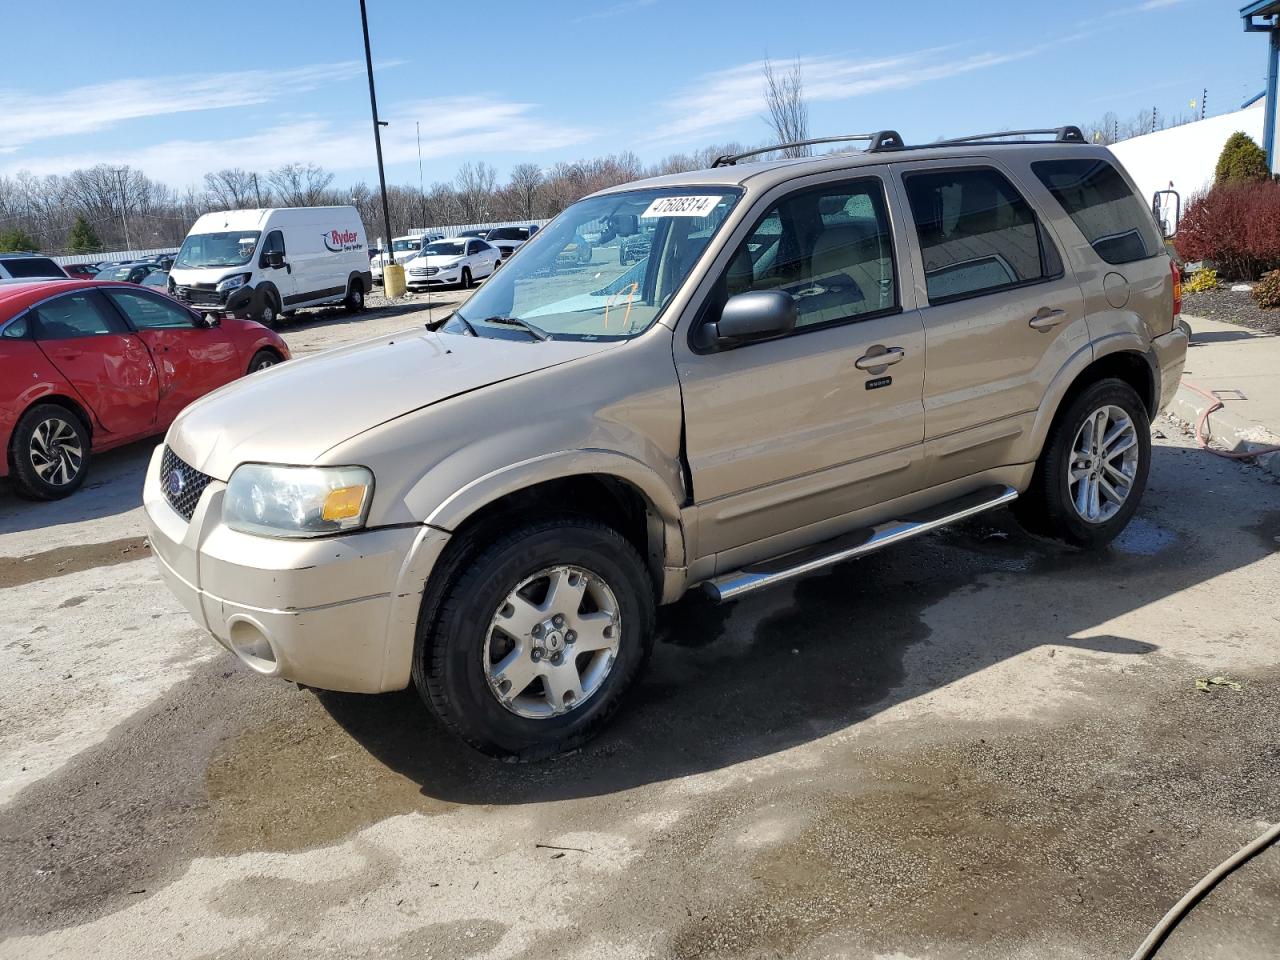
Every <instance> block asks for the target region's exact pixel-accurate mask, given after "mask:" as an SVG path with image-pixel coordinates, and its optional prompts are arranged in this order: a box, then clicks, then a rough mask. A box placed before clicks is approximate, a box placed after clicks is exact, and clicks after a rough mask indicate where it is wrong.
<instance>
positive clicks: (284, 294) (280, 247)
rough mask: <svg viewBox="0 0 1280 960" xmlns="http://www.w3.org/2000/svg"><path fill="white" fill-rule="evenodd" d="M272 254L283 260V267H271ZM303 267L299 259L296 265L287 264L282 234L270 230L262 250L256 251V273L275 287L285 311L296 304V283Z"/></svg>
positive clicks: (287, 256) (286, 253) (287, 253)
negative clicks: (278, 255) (270, 258)
mask: <svg viewBox="0 0 1280 960" xmlns="http://www.w3.org/2000/svg"><path fill="white" fill-rule="evenodd" d="M272 253H278V254H280V255H281V256H282V257H283V258H284V264H283V266H279V267H273V266H271V264H270V263H269V262H268V258H269V254H272ZM304 267H305V264H304V262H303V261H302V260H301V259H299V260H298V262H297V263H290V262H289V251H287V250H286V249H285V246H284V234H283V233H281V232H280V231H279V230H272V231H270V232H269V233H268V234H267V238H266V239H265V240H263V241H262V248H261V249H260V250H259V251H258V271H259V273H260V275H261V276H262V277H263V278H264V279H266V280H269V281H271V283H273V284H274V285H275V288H276V290H278V291H279V293H280V302H281V303H282V304H284V308H285V309H286V310H288V309H289V306H290V304H292V303H296V302H297V299H298V298H297V296H296V294H297V292H298V283H299V282H300V279H301V276H302V273H303V272H305V271H304Z"/></svg>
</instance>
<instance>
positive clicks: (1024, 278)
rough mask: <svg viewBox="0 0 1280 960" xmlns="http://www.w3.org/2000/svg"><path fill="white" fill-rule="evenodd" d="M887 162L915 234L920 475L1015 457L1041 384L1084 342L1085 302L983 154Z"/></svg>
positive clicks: (938, 478)
mask: <svg viewBox="0 0 1280 960" xmlns="http://www.w3.org/2000/svg"><path fill="white" fill-rule="evenodd" d="M895 170H896V171H897V172H898V173H899V175H900V177H901V184H902V191H903V195H904V196H905V198H906V201H907V206H908V208H909V210H910V216H911V219H912V221H913V226H912V229H913V230H914V231H915V234H916V239H917V243H916V244H915V245H914V248H913V254H912V256H913V258H914V264H915V276H916V278H917V279H916V284H917V288H918V289H917V297H916V299H917V302H918V303H919V304H920V305H921V306H920V316H921V318H922V320H923V323H924V331H925V352H926V354H927V355H928V363H927V368H926V370H925V382H924V409H925V437H926V447H925V452H926V457H927V459H928V461H929V479H930V482H931V483H943V482H946V481H948V480H954V479H957V478H959V477H964V476H968V475H970V474H973V473H978V472H980V471H983V470H988V469H991V468H993V467H997V466H1003V465H1006V464H1011V463H1015V462H1017V460H1018V459H1020V455H1019V453H1018V451H1019V449H1020V448H1025V443H1026V435H1027V433H1028V432H1029V431H1030V430H1031V428H1032V424H1033V422H1034V420H1035V415H1036V411H1037V410H1038V408H1039V407H1040V404H1041V401H1042V400H1043V399H1044V396H1045V393H1046V392H1047V391H1048V389H1049V385H1050V383H1051V382H1052V381H1053V379H1054V378H1055V377H1056V376H1057V374H1058V373H1059V371H1060V370H1062V368H1063V367H1064V366H1065V365H1066V363H1067V361H1068V360H1069V359H1070V358H1071V356H1072V355H1073V354H1074V353H1076V352H1077V351H1079V350H1087V349H1088V348H1089V333H1088V327H1087V325H1086V323H1085V319H1084V299H1083V297H1082V295H1081V292H1080V286H1079V284H1078V283H1077V282H1076V279H1075V276H1074V275H1073V274H1072V273H1071V272H1070V271H1068V270H1066V269H1065V268H1064V267H1063V260H1062V256H1061V255H1060V254H1059V252H1058V246H1057V244H1056V242H1055V240H1054V237H1053V236H1052V235H1051V231H1050V230H1049V228H1048V226H1047V225H1046V223H1045V221H1044V218H1042V217H1041V216H1039V215H1038V214H1037V212H1036V211H1035V209H1034V208H1033V207H1032V206H1031V204H1030V203H1029V202H1028V201H1027V200H1026V198H1025V196H1024V193H1023V191H1021V190H1020V189H1019V188H1018V186H1016V185H1015V183H1014V182H1013V180H1012V177H1011V176H1010V174H1009V173H1008V171H1006V170H1003V169H1000V168H998V167H997V166H996V165H995V163H994V162H991V161H981V160H977V161H975V160H969V161H966V162H964V163H962V164H956V163H955V162H945V161H933V162H926V163H911V164H901V165H897V166H895ZM1021 458H1022V459H1025V455H1023V456H1021Z"/></svg>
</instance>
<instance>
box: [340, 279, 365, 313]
mask: <svg viewBox="0 0 1280 960" xmlns="http://www.w3.org/2000/svg"><path fill="white" fill-rule="evenodd" d="M342 305H343V306H344V307H346V308H347V312H348V313H359V312H360V311H361V310H363V309H364V285H363V284H362V283H360V282H359V281H354V282H353V283H352V284H351V286H350V288H349V289H348V290H347V297H346V299H345V300H343V301H342Z"/></svg>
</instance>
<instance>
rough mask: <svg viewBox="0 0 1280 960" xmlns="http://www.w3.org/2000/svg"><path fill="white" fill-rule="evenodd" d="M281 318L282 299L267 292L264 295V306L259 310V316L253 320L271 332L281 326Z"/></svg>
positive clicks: (269, 291)
mask: <svg viewBox="0 0 1280 960" xmlns="http://www.w3.org/2000/svg"><path fill="white" fill-rule="evenodd" d="M280 316H281V315H280V298H279V297H278V296H276V294H275V293H274V292H273V291H271V290H267V291H266V292H265V293H263V295H262V306H261V307H259V308H258V315H257V316H256V317H254V318H253V319H254V320H257V321H258V322H259V323H260V324H262V325H263V326H264V327H266V328H268V329H269V330H275V329H276V328H277V327H279V326H280Z"/></svg>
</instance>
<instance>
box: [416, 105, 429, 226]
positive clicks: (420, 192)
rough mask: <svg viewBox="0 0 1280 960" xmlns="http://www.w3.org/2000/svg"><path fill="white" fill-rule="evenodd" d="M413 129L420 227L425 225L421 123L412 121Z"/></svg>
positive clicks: (425, 205) (425, 202) (425, 201)
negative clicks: (416, 143) (414, 134)
mask: <svg viewBox="0 0 1280 960" xmlns="http://www.w3.org/2000/svg"><path fill="white" fill-rule="evenodd" d="M413 129H414V130H415V131H416V132H417V134H418V216H419V217H421V218H422V228H423V229H424V230H425V229H426V227H427V194H426V191H425V190H424V189H423V185H422V123H421V122H419V121H417V120H415V121H413Z"/></svg>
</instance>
